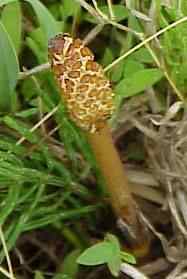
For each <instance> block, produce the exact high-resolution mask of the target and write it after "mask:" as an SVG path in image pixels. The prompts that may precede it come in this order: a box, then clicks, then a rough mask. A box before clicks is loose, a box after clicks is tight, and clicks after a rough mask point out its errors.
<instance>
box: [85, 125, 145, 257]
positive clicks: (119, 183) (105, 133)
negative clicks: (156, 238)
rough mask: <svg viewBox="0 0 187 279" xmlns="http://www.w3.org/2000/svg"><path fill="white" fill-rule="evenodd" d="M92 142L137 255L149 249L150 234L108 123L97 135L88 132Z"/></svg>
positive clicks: (126, 232) (113, 205)
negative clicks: (142, 218) (143, 220)
mask: <svg viewBox="0 0 187 279" xmlns="http://www.w3.org/2000/svg"><path fill="white" fill-rule="evenodd" d="M87 136H88V141H89V143H90V145H91V147H92V149H93V152H94V154H95V158H96V160H97V163H98V165H99V167H100V170H101V172H102V175H103V176H104V179H105V182H106V188H107V191H108V193H109V196H110V201H111V205H112V208H113V210H114V212H115V214H116V216H117V218H118V220H119V222H120V227H121V229H122V230H123V231H124V232H125V234H126V236H127V237H128V239H127V240H128V244H129V245H130V247H131V248H132V249H133V251H134V253H135V254H136V256H143V255H145V254H147V252H148V250H149V237H148V232H147V230H146V228H145V225H144V224H143V222H142V220H141V218H140V214H139V209H138V206H137V204H136V202H135V200H134V198H133V196H132V193H131V189H130V185H129V183H128V180H127V175H126V174H125V171H124V166H123V164H122V162H121V160H120V158H119V155H118V152H117V150H116V148H115V146H114V143H113V139H112V135H111V131H110V128H109V127H108V125H107V124H106V125H105V127H104V128H102V129H101V130H100V131H99V132H97V133H88V134H87Z"/></svg>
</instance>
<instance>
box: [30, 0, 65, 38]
mask: <svg viewBox="0 0 187 279" xmlns="http://www.w3.org/2000/svg"><path fill="white" fill-rule="evenodd" d="M25 1H26V2H28V3H30V4H31V6H32V7H33V9H34V11H35V13H36V15H37V17H38V20H39V22H40V25H41V27H42V29H43V31H44V33H45V36H46V38H47V40H49V39H50V38H52V37H53V36H55V35H56V34H57V33H59V32H60V30H59V25H58V23H57V21H56V20H55V18H54V17H53V16H52V14H51V13H50V12H49V10H48V9H47V8H46V7H45V6H44V5H43V4H42V3H41V2H40V1H39V0H34V1H33V0H25Z"/></svg>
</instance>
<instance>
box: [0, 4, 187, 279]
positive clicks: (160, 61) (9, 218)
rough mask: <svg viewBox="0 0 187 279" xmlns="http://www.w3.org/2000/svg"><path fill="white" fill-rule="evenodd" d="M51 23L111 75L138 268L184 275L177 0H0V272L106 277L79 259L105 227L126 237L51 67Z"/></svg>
mask: <svg viewBox="0 0 187 279" xmlns="http://www.w3.org/2000/svg"><path fill="white" fill-rule="evenodd" d="M59 32H68V33H70V34H71V35H72V36H74V37H80V38H81V39H84V40H85V41H86V42H87V44H88V46H89V47H90V48H91V49H92V51H93V52H94V54H95V56H96V59H97V61H98V62H99V63H100V64H102V65H103V67H104V69H105V72H106V75H107V76H108V77H109V78H110V80H111V84H112V86H113V90H114V93H115V105H116V112H115V115H114V116H113V118H112V119H111V121H110V124H111V127H112V131H113V136H114V142H115V143H116V145H117V147H118V149H119V151H120V154H121V158H122V160H123V162H126V165H127V174H128V178H129V181H130V182H131V183H132V191H133V192H134V193H135V196H136V198H137V201H138V203H139V205H140V207H141V209H142V212H143V213H144V214H145V216H146V224H147V226H148V227H149V229H150V233H151V234H152V235H153V239H154V240H153V245H152V249H151V253H150V255H149V257H148V259H147V260H146V261H145V262H140V263H139V266H137V270H138V269H139V270H142V271H144V273H145V274H147V276H150V277H142V278H167V279H173V278H175V279H177V278H178V279H179V278H187V275H186V268H187V263H186V261H185V259H186V256H187V252H186V251H187V250H186V236H187V228H186V226H187V219H186V198H187V188H186V185H187V184H186V183H187V180H186V179H187V177H186V169H187V160H186V158H187V157H186V155H187V153H186V152H187V150H186V147H187V137H186V130H187V127H186V125H187V124H186V123H187V122H186V93H187V1H185V0H155V1H154V0H126V1H125V0H121V1H120V0H119V1H117V0H114V1H113V3H112V1H111V0H98V1H96V0H92V1H91V0H90V1H85V0H61V1H57V0H53V1H52V0H48V1H47V0H43V1H39V0H22V1H21V0H20V1H16V0H0V228H1V229H0V236H1V240H2V246H1V248H0V261H1V264H2V265H1V266H0V271H1V272H2V275H1V277H2V278H5V277H9V278H15V277H16V278H33V277H35V278H36V279H38V278H41V279H42V278H54V279H57V278H58V279H60V278H63V279H65V278H66V279H70V278H71V279H73V278H90V279H91V278H94V279H96V278H113V277H112V275H111V274H110V273H109V272H108V270H107V269H106V267H105V266H103V265H102V266H97V267H93V268H82V267H81V268H80V267H78V265H77V264H76V258H77V256H78V255H79V254H80V252H81V251H83V250H84V249H85V248H87V247H89V246H90V245H91V244H93V243H96V242H97V241H101V240H102V239H103V238H104V236H105V234H106V232H112V233H114V234H115V235H117V236H118V239H119V240H120V241H121V242H122V243H123V238H124V236H122V235H121V234H120V232H119V231H118V228H117V227H116V224H115V221H114V218H113V215H112V213H111V210H110V207H109V206H108V203H107V197H106V193H105V192H104V190H103V189H104V186H103V180H102V177H101V175H100V172H99V169H98V166H97V164H96V162H95V160H94V156H93V154H92V151H91V148H90V146H89V145H88V143H87V140H86V138H85V136H84V134H83V133H82V132H81V131H80V130H79V129H78V128H77V127H76V126H75V125H74V124H73V123H72V122H71V121H70V120H69V119H68V115H67V113H66V110H65V108H64V105H63V103H62V101H61V98H60V95H59V92H58V88H57V86H56V83H55V81H54V78H53V75H52V73H51V71H50V69H49V64H48V49H47V47H48V40H49V38H51V37H53V36H54V35H55V34H57V33H59ZM122 245H123V244H122ZM8 251H9V252H8ZM5 258H6V259H5ZM10 260H11V262H10ZM6 261H8V265H7V266H6ZM6 270H7V271H6ZM134 272H135V271H134ZM13 273H14V275H13ZM132 274H134V273H132ZM132 274H131V276H135V275H132ZM14 276H15V277H14ZM125 276H126V275H125V271H123V272H122V273H121V274H120V275H119V278H127V277H125ZM142 276H143V275H142ZM180 276H181V277H180ZM185 276H186V277H185ZM133 278H140V277H133Z"/></svg>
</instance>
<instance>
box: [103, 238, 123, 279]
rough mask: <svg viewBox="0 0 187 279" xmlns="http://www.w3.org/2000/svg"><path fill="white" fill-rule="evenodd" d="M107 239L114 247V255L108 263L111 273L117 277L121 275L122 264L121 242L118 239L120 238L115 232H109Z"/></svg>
mask: <svg viewBox="0 0 187 279" xmlns="http://www.w3.org/2000/svg"><path fill="white" fill-rule="evenodd" d="M106 241H109V243H110V244H111V249H112V256H111V258H110V259H109V261H108V263H107V265H108V268H109V270H110V272H111V274H112V275H113V276H115V277H117V276H118V275H119V271H120V266H121V252H120V243H119V241H118V238H117V237H116V236H115V235H113V234H107V235H106Z"/></svg>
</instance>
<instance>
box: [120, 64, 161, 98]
mask: <svg viewBox="0 0 187 279" xmlns="http://www.w3.org/2000/svg"><path fill="white" fill-rule="evenodd" d="M162 77H163V72H162V71H161V70H159V69H154V68H153V69H144V70H140V71H138V72H136V73H135V74H132V75H131V76H129V77H126V78H124V79H123V80H122V81H120V82H119V84H118V85H117V86H116V87H115V92H116V98H117V102H119V101H121V99H123V98H127V97H131V96H134V95H136V94H138V93H141V92H142V91H144V90H145V89H147V88H149V87H151V86H152V85H154V84H155V83H156V82H158V81H159V80H160V79H161V78H162Z"/></svg>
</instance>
